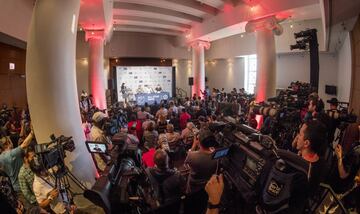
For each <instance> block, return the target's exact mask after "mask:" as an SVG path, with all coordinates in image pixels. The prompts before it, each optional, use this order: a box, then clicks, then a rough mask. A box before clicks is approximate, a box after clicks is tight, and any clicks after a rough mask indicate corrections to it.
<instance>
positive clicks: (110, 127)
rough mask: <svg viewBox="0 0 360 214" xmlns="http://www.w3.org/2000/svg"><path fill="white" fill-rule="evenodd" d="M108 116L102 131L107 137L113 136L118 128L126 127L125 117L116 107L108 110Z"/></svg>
mask: <svg viewBox="0 0 360 214" xmlns="http://www.w3.org/2000/svg"><path fill="white" fill-rule="evenodd" d="M108 114H109V118H108V120H107V121H106V122H105V124H104V131H105V134H106V135H107V136H114V135H115V134H116V133H118V131H119V129H120V128H124V127H126V125H127V122H128V119H127V115H126V112H124V110H123V109H122V108H121V107H119V106H116V105H113V106H111V107H110V108H109V109H108Z"/></svg>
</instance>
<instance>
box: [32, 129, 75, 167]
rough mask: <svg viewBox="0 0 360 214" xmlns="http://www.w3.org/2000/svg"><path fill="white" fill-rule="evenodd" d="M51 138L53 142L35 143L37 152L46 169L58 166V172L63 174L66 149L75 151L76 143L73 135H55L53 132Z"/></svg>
mask: <svg viewBox="0 0 360 214" xmlns="http://www.w3.org/2000/svg"><path fill="white" fill-rule="evenodd" d="M50 138H51V142H49V143H43V144H37V145H35V153H36V155H37V156H38V158H39V159H40V161H41V164H42V165H43V166H44V167H45V168H46V169H51V168H52V167H54V166H57V167H58V171H57V174H63V173H65V163H64V158H65V157H66V154H65V151H69V152H72V151H74V150H75V143H74V141H73V140H72V137H65V136H64V135H61V136H60V137H55V135H54V134H52V135H51V136H50Z"/></svg>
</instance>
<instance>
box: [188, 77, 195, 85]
mask: <svg viewBox="0 0 360 214" xmlns="http://www.w3.org/2000/svg"><path fill="white" fill-rule="evenodd" d="M189 85H190V86H192V85H194V77H189Z"/></svg>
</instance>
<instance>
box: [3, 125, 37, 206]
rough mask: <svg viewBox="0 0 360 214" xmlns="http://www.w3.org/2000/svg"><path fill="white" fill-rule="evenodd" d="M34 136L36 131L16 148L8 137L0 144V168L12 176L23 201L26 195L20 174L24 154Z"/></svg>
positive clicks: (14, 185) (15, 188)
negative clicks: (23, 191)
mask: <svg viewBox="0 0 360 214" xmlns="http://www.w3.org/2000/svg"><path fill="white" fill-rule="evenodd" d="M33 138H34V132H33V131H31V132H30V134H29V135H28V136H27V137H26V138H25V140H24V141H23V142H22V144H20V145H19V146H18V147H16V148H13V145H12V143H11V141H10V140H9V139H8V138H6V140H5V141H3V142H1V144H0V152H1V154H0V168H1V169H2V170H4V172H5V173H6V174H7V175H8V176H9V177H10V180H11V184H12V186H13V188H14V190H15V191H16V193H17V194H18V197H19V199H20V200H21V201H24V197H23V194H22V192H21V190H20V185H19V180H18V174H19V171H20V168H21V166H22V165H23V159H22V154H23V153H24V150H25V149H26V148H27V147H28V146H29V145H30V143H31V142H32V139H33Z"/></svg>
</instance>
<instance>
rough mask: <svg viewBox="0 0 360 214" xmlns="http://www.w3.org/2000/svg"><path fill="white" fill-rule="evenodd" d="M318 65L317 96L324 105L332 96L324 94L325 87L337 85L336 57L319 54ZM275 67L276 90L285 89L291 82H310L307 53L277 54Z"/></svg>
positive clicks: (334, 55)
mask: <svg viewBox="0 0 360 214" xmlns="http://www.w3.org/2000/svg"><path fill="white" fill-rule="evenodd" d="M319 64H320V71H319V95H320V97H321V98H322V99H323V101H324V102H325V103H326V100H328V99H331V98H332V97H333V96H330V95H327V94H325V85H337V76H338V72H337V68H338V59H337V55H336V54H331V53H320V54H319ZM276 66H277V78H276V82H277V83H276V86H277V88H286V87H287V86H289V84H290V83H291V81H297V80H299V81H304V82H310V56H309V54H308V53H297V54H279V55H278V57H277V64H276ZM326 105H327V104H326Z"/></svg>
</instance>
